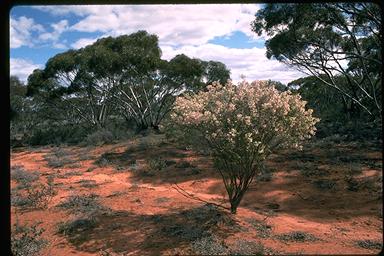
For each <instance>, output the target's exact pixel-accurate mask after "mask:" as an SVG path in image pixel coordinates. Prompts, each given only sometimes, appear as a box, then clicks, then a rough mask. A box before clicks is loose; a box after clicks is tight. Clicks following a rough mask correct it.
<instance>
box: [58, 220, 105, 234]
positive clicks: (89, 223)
mask: <svg viewBox="0 0 384 256" xmlns="http://www.w3.org/2000/svg"><path fill="white" fill-rule="evenodd" d="M96 226H97V223H96V220H95V219H94V218H78V219H74V220H70V221H67V222H60V223H59V224H58V225H57V233H59V234H62V235H65V236H70V235H73V234H75V233H77V232H83V231H86V230H91V229H93V228H95V227H96Z"/></svg>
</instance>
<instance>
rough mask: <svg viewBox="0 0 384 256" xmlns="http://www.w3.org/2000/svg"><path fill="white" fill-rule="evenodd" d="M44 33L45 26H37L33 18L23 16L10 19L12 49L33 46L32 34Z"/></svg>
mask: <svg viewBox="0 0 384 256" xmlns="http://www.w3.org/2000/svg"><path fill="white" fill-rule="evenodd" d="M33 31H37V32H44V28H43V26H41V25H40V24H36V23H35V21H34V20H33V19H32V18H27V17H25V16H21V17H19V18H18V19H17V18H16V19H14V18H12V17H11V19H10V47H11V48H19V47H21V46H24V45H25V46H33V38H32V32H33Z"/></svg>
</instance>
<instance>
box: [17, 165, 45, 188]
mask: <svg viewBox="0 0 384 256" xmlns="http://www.w3.org/2000/svg"><path fill="white" fill-rule="evenodd" d="M11 179H13V180H15V181H17V182H18V183H20V185H21V187H20V188H22V187H23V188H24V187H26V186H28V185H29V184H30V183H31V182H33V181H36V180H38V179H39V174H38V173H37V172H29V171H26V170H25V169H24V168H23V167H22V166H20V165H16V166H12V167H11Z"/></svg>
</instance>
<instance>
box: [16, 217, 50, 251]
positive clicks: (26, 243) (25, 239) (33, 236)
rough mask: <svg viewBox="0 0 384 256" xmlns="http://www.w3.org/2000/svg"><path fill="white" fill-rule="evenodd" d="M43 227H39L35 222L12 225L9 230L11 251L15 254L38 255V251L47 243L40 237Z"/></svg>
mask: <svg viewBox="0 0 384 256" xmlns="http://www.w3.org/2000/svg"><path fill="white" fill-rule="evenodd" d="M43 232H44V229H39V228H38V227H37V224H34V225H32V226H20V225H18V224H15V225H14V228H13V229H12V232H11V251H12V254H13V255H15V256H33V255H38V253H39V251H40V250H41V249H42V248H44V247H45V246H46V245H47V241H46V240H44V239H42V238H41V234H42V233H43Z"/></svg>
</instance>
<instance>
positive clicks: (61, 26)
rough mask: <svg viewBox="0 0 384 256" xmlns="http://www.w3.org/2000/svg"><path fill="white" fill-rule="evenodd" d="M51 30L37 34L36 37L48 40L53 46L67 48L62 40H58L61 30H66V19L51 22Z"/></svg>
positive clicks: (43, 40)
mask: <svg viewBox="0 0 384 256" xmlns="http://www.w3.org/2000/svg"><path fill="white" fill-rule="evenodd" d="M51 27H52V29H53V30H52V32H45V33H42V34H40V35H39V37H38V39H39V40H40V41H42V42H46V41H50V42H52V46H53V47H54V48H59V49H65V48H67V47H66V46H65V45H64V44H63V43H62V42H60V43H59V42H58V41H59V39H60V36H61V34H62V33H63V32H65V31H67V30H68V28H69V27H68V20H61V21H59V22H57V23H54V24H51Z"/></svg>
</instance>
